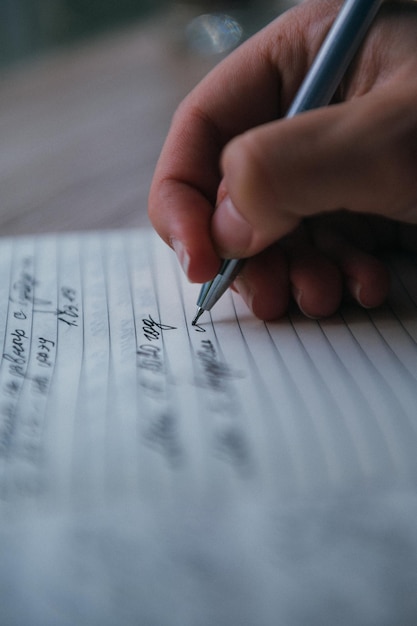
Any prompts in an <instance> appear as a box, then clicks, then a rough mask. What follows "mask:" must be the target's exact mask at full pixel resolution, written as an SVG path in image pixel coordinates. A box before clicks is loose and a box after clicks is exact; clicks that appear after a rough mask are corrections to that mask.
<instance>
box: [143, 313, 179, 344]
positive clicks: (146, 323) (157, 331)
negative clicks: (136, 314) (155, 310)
mask: <svg viewBox="0 0 417 626" xmlns="http://www.w3.org/2000/svg"><path fill="white" fill-rule="evenodd" d="M164 330H176V328H175V326H168V324H161V322H156V321H155V320H154V319H153V318H152V316H151V315H150V314H149V315H148V317H145V318H143V319H142V332H143V336H144V337H145V339H147V340H148V341H156V340H158V339H159V338H160V336H161V334H162V331H164Z"/></svg>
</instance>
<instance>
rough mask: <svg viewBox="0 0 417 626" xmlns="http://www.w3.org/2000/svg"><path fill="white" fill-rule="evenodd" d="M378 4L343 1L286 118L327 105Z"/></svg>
mask: <svg viewBox="0 0 417 626" xmlns="http://www.w3.org/2000/svg"><path fill="white" fill-rule="evenodd" d="M381 4H382V0H347V1H346V2H345V3H344V5H343V6H342V8H341V10H340V12H339V14H338V16H337V18H336V20H335V22H334V24H333V26H332V28H331V29H330V31H329V33H328V35H327V37H326V39H325V40H324V43H323V44H322V46H321V48H320V51H319V53H318V55H317V57H316V58H315V60H314V62H313V65H312V66H311V68H310V70H309V72H308V73H307V76H306V77H305V79H304V81H303V84H302V85H301V88H300V90H299V92H298V93H297V95H296V97H295V99H294V101H293V103H292V105H291V107H290V108H289V110H288V112H287V115H286V117H287V118H289V117H294V116H295V115H298V114H299V113H302V112H303V111H309V110H311V109H316V108H318V107H322V106H326V105H327V104H329V102H330V101H331V99H332V97H333V96H334V94H335V91H336V89H337V87H338V86H339V84H340V82H341V80H342V78H343V76H344V74H345V73H346V70H347V68H348V66H349V64H350V63H351V61H352V59H353V57H354V55H355V53H356V51H357V49H358V48H359V46H360V44H361V42H362V41H363V38H364V36H365V34H366V32H367V30H368V29H369V27H370V25H371V23H372V20H373V19H374V17H375V15H376V14H377V12H378V9H379V8H380V6H381Z"/></svg>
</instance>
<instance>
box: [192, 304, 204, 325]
mask: <svg viewBox="0 0 417 626" xmlns="http://www.w3.org/2000/svg"><path fill="white" fill-rule="evenodd" d="M203 313H204V309H202V308H201V307H198V310H197V313H196V315H195V318H194V319H193V321H192V322H191V324H192V326H196V325H197V322H198V320H199V319H200V317H201V316H202V315H203Z"/></svg>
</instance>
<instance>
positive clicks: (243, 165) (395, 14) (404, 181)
mask: <svg viewBox="0 0 417 626" xmlns="http://www.w3.org/2000/svg"><path fill="white" fill-rule="evenodd" d="M341 4H342V2H341V1H339V0H309V1H307V2H304V3H302V4H301V5H299V6H298V7H295V8H294V9H292V10H291V11H289V12H287V13H286V14H284V15H283V16H282V17H280V18H279V19H278V20H276V21H275V22H273V23H272V24H271V25H269V26H268V27H267V28H266V29H264V30H263V31H261V32H260V33H259V34H258V35H256V36H255V37H254V38H252V39H251V40H249V41H248V42H246V43H245V44H243V45H242V46H241V47H240V48H238V49H237V50H236V51H235V52H234V53H233V54H232V55H230V56H229V57H228V58H227V59H225V61H223V62H222V63H221V64H219V66H218V67H217V68H215V69H214V70H213V71H212V72H211V73H210V74H209V75H208V76H207V77H206V78H205V79H204V80H203V81H202V82H201V83H200V85H198V86H197V87H196V88H195V89H194V90H193V92H191V94H190V95H189V96H188V97H187V98H186V99H185V100H184V102H183V103H182V104H181V105H180V107H179V109H178V111H177V112H176V114H175V116H174V119H173V122H172V126H171V129H170V132H169V134H168V137H167V140H166V143H165V146H164V148H163V150H162V153H161V157H160V159H159V162H158V165H157V168H156V171H155V176H154V179H153V182H152V186H151V191H150V196H149V215H150V218H151V221H152V223H153V224H154V226H155V228H156V229H157V231H158V232H159V233H160V235H161V236H162V237H163V238H164V240H165V241H166V242H167V243H168V244H169V245H171V246H172V247H174V249H175V250H176V252H177V255H178V257H179V259H180V261H181V263H182V265H183V268H184V270H185V271H186V273H187V275H188V277H189V279H190V280H192V281H198V282H203V281H205V280H208V279H210V278H212V277H213V275H214V274H215V273H216V271H217V270H218V267H219V263H220V257H229V258H230V257H232V258H233V257H253V258H252V259H251V260H250V261H248V262H247V264H246V266H245V270H244V274H243V281H241V291H242V292H245V290H246V294H245V297H246V298H247V300H248V301H249V300H250V304H251V306H252V309H253V310H254V312H255V314H256V315H258V316H259V317H264V318H265V317H270V315H274V316H275V315H277V316H278V315H280V314H282V312H283V311H284V310H285V308H286V306H287V304H288V300H289V294H290V293H293V294H294V295H295V296H296V297H297V298H298V300H299V302H300V303H301V304H300V306H301V308H302V309H303V310H304V311H305V312H306V313H307V314H310V315H312V316H314V315H317V316H320V315H323V314H324V315H325V314H329V313H328V312H329V311H330V312H332V310H333V309H334V307H335V306H336V307H337V306H338V303H340V300H341V294H342V293H343V290H344V289H346V288H347V289H348V290H350V292H351V293H352V295H354V297H356V298H357V299H358V300H359V301H360V302H361V303H362V304H363V305H364V306H374V305H375V304H378V303H379V302H380V301H381V300H382V299H383V297H385V295H386V293H387V291H388V289H389V284H388V281H387V273H386V270H385V267H384V266H383V264H381V263H380V262H379V261H377V260H375V257H374V256H373V251H372V246H371V247H369V246H368V243H365V246H364V248H363V249H362V243H361V242H360V241H359V240H360V237H359V238H358V237H356V236H354V237H353V238H352V237H351V236H350V235H349V236H346V237H345V238H343V245H342V244H341V246H340V248H339V251H338V252H339V253H338V254H335V253H332V252H331V251H330V250H329V249H326V246H323V245H320V244H319V243H318V240H316V241H314V238H313V241H312V244H313V249H311V248H310V250H309V251H308V248H306V249H302V248H298V249H294V250H293V253H292V254H291V255H290V256H289V257H286V263H284V262H283V260H282V255H281V252H279V253H278V252H276V251H275V252H274V253H272V252H271V251H270V250H274V249H275V242H277V241H279V240H280V239H281V238H282V237H285V236H287V235H288V233H292V232H294V231H295V230H296V229H297V228H298V227H299V226H300V225H302V224H304V223H305V222H306V220H307V221H308V220H310V219H311V218H312V217H314V216H317V218H316V219H318V220H319V222H320V220H321V218H322V216H326V215H331V214H333V213H338V212H340V209H345V212H346V213H347V215H348V219H347V223H348V222H349V219H350V217H351V216H353V215H358V216H360V217H361V218H362V217H364V218H366V217H367V216H369V215H377V216H381V215H382V216H385V217H386V218H388V219H389V220H394V221H396V222H400V223H402V224H403V228H402V229H400V230H399V231H398V232H399V233H400V234H401V236H399V240H400V241H401V242H407V245H409V242H410V241H415V239H416V238H415V236H414V235H407V227H406V225H407V223H408V224H410V225H411V224H415V223H417V177H416V176H415V172H416V165H417V107H416V102H417V78H416V77H417V37H416V32H417V5H416V4H415V3H413V2H400V1H398V2H387V3H385V4H384V6H383V9H382V11H381V12H380V14H379V15H378V18H377V20H376V21H375V24H374V27H373V28H372V30H371V32H370V34H369V36H368V37H367V40H366V42H365V44H364V46H363V47H362V49H361V51H360V53H359V55H358V56H357V58H356V60H355V62H354V63H353V64H352V66H351V68H350V70H349V72H348V74H347V76H346V78H345V80H344V81H343V83H342V85H341V88H340V90H339V92H338V94H337V97H336V99H335V103H334V104H333V105H332V106H330V107H327V108H325V109H320V110H317V111H311V112H308V113H304V114H302V115H299V116H297V117H296V118H294V119H291V120H285V119H282V118H283V116H284V115H285V111H286V110H287V108H288V106H289V104H290V102H291V100H292V99H293V97H294V95H295V93H296V91H297V89H298V87H299V84H300V83H301V81H302V78H303V77H304V75H305V73H306V71H307V69H308V67H309V65H310V64H311V61H312V59H313V58H314V56H315V54H316V52H317V50H318V49H319V47H320V45H321V43H322V41H323V38H324V37H325V35H326V33H327V31H328V29H329V27H330V25H331V24H332V22H333V20H334V17H335V15H336V14H337V11H338V10H339V8H340V6H341ZM352 221H353V220H352ZM348 230H349V228H348ZM339 234H340V233H338V232H336V233H335V237H336V240H337V237H338V235H339ZM358 242H359V243H358ZM278 247H279V246H278ZM307 257H309V258H310V262H309V263H306V262H305V260H306V258H307ZM265 258H268V259H269V262H268V264H266V263H265ZM271 260H273V263H275V267H274V268H271V262H272V261H271ZM312 268H314V269H313V271H312ZM278 274H279V276H278ZM281 274H282V275H281ZM330 275H333V278H332V279H331V280H330V279H329V276H330ZM277 276H278V278H277ZM273 285H275V290H274V287H273ZM326 289H327V294H326ZM300 293H302V295H303V297H302V300H301V299H300ZM261 294H262V295H261ZM329 294H330V295H329ZM318 303H321V304H318Z"/></svg>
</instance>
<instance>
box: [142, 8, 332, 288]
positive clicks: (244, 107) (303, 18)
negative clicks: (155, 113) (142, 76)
mask: <svg viewBox="0 0 417 626" xmlns="http://www.w3.org/2000/svg"><path fill="white" fill-rule="evenodd" d="M340 5H341V1H338V0H337V1H331V2H328V1H327V2H326V1H323V0H319V1H318V0H314V1H311V2H307V3H306V4H305V5H304V6H303V7H302V9H301V7H296V8H294V9H292V10H291V11H288V12H287V13H285V14H284V15H283V16H281V17H280V18H278V20H276V22H273V23H272V24H271V25H269V26H268V27H266V28H265V29H264V30H263V31H261V32H260V33H258V34H257V35H255V36H254V37H253V38H252V39H251V40H249V41H247V42H245V43H244V44H243V45H242V46H241V47H240V48H238V49H237V50H236V51H235V52H234V53H232V54H231V55H230V56H229V57H228V58H227V59H225V60H224V61H223V62H222V63H220V64H219V65H218V66H217V67H216V68H215V69H214V70H213V71H212V72H210V73H209V74H208V76H207V77H206V78H205V79H203V81H202V82H201V83H200V84H199V85H198V86H197V87H196V88H195V89H194V90H193V91H192V92H191V93H190V94H189V96H188V97H187V98H186V99H185V100H184V101H183V102H182V104H181V105H180V106H179V108H178V110H177V111H176V113H175V115H174V118H173V121H172V124H171V128H170V131H169V133H168V137H167V139H166V142H165V145H164V147H163V150H162V152H161V155H160V158H159V160H158V164H157V167H156V170H155V174H154V177H153V181H152V185H151V189H150V194H149V205H148V207H149V217H150V220H151V222H152V224H153V225H154V227H155V229H156V230H157V231H158V233H159V234H160V235H161V237H162V238H163V239H164V240H165V241H166V242H167V243H168V244H169V245H172V242H173V241H180V242H181V243H182V246H183V248H184V249H185V251H186V254H187V257H188V268H187V270H188V276H189V278H190V279H191V280H196V281H204V280H208V279H209V278H212V275H213V273H214V272H215V271H217V268H218V265H219V258H220V257H219V253H218V250H217V247H216V243H215V242H214V241H213V237H212V232H211V227H210V224H211V217H212V214H213V211H214V206H215V201H216V196H217V189H218V186H219V183H220V181H221V178H222V174H221V170H220V157H221V154H222V151H223V149H224V147H225V146H226V145H227V144H228V142H229V141H230V140H231V139H232V138H233V137H236V136H239V135H241V134H242V133H244V132H245V131H246V130H248V129H250V128H254V127H258V126H260V125H263V124H265V123H267V122H269V121H271V120H274V119H277V118H278V117H281V116H282V115H283V114H284V113H285V110H286V108H287V107H288V105H289V103H290V101H291V99H292V98H293V97H294V95H295V92H296V90H297V88H298V86H299V84H300V83H301V80H302V78H303V76H304V74H305V72H306V68H307V67H308V65H309V64H310V63H311V61H312V59H313V57H314V55H315V53H316V51H317V49H318V48H319V46H320V43H321V41H322V39H323V37H324V36H325V34H326V32H327V30H328V28H329V27H330V25H331V23H332V21H333V19H334V17H335V15H336V13H337V10H338V9H339V7H340Z"/></svg>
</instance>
